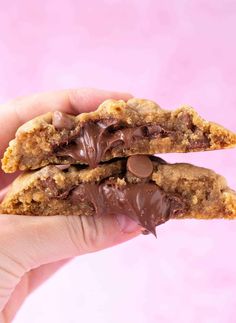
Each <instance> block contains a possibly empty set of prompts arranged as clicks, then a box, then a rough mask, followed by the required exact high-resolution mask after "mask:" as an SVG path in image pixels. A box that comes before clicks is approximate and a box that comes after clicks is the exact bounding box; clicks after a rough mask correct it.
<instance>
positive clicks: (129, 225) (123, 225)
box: [116, 214, 141, 233]
mask: <svg viewBox="0 0 236 323" xmlns="http://www.w3.org/2000/svg"><path fill="white" fill-rule="evenodd" d="M116 219H117V222H118V224H119V226H120V230H121V231H122V232H124V233H132V232H135V231H137V230H138V229H140V230H141V226H140V225H138V224H137V222H135V221H133V220H132V219H130V218H129V217H128V216H127V215H124V214H118V215H117V216H116Z"/></svg>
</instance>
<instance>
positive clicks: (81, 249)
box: [0, 89, 141, 323]
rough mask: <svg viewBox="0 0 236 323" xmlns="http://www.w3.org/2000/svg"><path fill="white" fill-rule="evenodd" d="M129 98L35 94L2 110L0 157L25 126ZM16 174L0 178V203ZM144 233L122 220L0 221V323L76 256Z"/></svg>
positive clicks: (89, 92) (88, 92) (75, 92)
mask: <svg viewBox="0 0 236 323" xmlns="http://www.w3.org/2000/svg"><path fill="white" fill-rule="evenodd" d="M130 97H131V95H130V94H127V93H118V92H110V91H102V90H95V89H72V90H63V91H58V92H52V93H42V94H35V95H32V96H29V97H25V98H19V99H16V100H14V101H10V102H8V103H6V104H4V105H1V106H0V138H1V139H0V156H2V155H3V153H4V151H5V149H6V148H7V146H8V143H9V141H10V140H11V139H13V138H14V135H15V132H16V129H17V128H18V127H19V126H20V125H22V124H23V123H25V122H26V121H28V120H30V119H32V118H34V117H36V116H38V115H40V114H43V113H46V112H48V111H55V110H60V111H63V112H67V113H71V114H79V113H82V112H89V111H92V110H94V109H96V108H97V106H98V105H99V104H100V103H101V102H103V101H104V100H106V99H109V98H114V99H123V100H128V99H129V98H130ZM16 176H17V174H13V175H9V174H8V175H6V174H4V173H3V172H2V171H1V172H0V201H1V200H2V199H3V197H4V195H5V194H6V192H7V189H8V188H7V186H8V185H9V184H10V183H11V182H12V180H13V179H14V178H15V177H16ZM140 232H141V228H140V226H138V225H137V224H136V223H134V222H133V221H132V220H130V219H129V218H127V217H126V216H124V215H119V216H117V217H115V216H111V215H105V216H102V217H98V218H95V217H85V216H80V217H78V216H53V217H43V216H42V217H33V216H23V215H22V216H18V215H4V214H1V215H0V323H6V322H11V321H12V319H13V318H14V316H15V314H16V313H17V311H18V309H19V308H20V306H21V305H22V303H23V302H24V300H25V299H26V297H27V296H28V295H29V294H30V293H31V292H32V291H33V290H34V289H35V288H37V287H38V286H39V285H41V284H42V283H43V282H44V281H45V280H47V279H48V278H49V277H50V276H52V275H53V274H54V273H55V272H56V271H57V270H58V269H59V268H61V267H62V266H63V265H64V264H66V263H67V262H68V261H69V260H70V259H72V258H73V257H75V256H79V255H83V254H86V253H90V252H96V251H99V250H102V249H104V248H108V247H112V246H115V245H117V244H119V243H123V242H125V241H127V240H129V239H131V238H134V237H136V236H137V235H139V234H140Z"/></svg>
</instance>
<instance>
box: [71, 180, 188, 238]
mask: <svg viewBox="0 0 236 323" xmlns="http://www.w3.org/2000/svg"><path fill="white" fill-rule="evenodd" d="M71 200H72V203H75V204H76V203H80V202H87V203H91V204H92V206H93V208H94V210H95V212H96V214H98V215H102V214H125V215H127V216H129V217H130V218H131V219H133V220H134V221H136V222H137V223H138V224H139V225H140V226H142V227H143V228H145V230H147V231H148V232H151V233H153V234H154V235H156V231H155V228H156V226H157V225H160V224H162V223H164V222H166V221H167V220H169V218H170V217H171V216H173V215H174V214H176V213H177V212H178V213H182V212H183V208H184V203H183V202H182V201H181V200H180V198H179V197H177V196H174V195H173V196H172V195H168V194H166V193H165V192H163V191H162V190H161V189H160V188H159V187H158V186H157V185H156V184H154V183H139V184H126V185H124V186H117V185H116V183H115V182H114V181H112V180H110V181H107V182H104V183H102V184H95V183H86V184H81V185H79V186H78V187H77V188H75V189H74V190H73V192H72V194H71Z"/></svg>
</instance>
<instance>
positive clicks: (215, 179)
mask: <svg viewBox="0 0 236 323" xmlns="http://www.w3.org/2000/svg"><path fill="white" fill-rule="evenodd" d="M0 208H1V212H2V213H7V214H25V215H56V214H60V215H96V216H101V215H103V216H106V214H117V213H122V214H126V215H127V216H129V217H131V218H132V219H133V220H135V221H137V223H138V224H140V225H141V226H142V227H143V228H145V229H146V230H147V231H148V232H152V233H154V234H155V227H156V226H157V225H159V224H162V223H164V222H166V221H167V220H169V219H183V218H196V219H213V218H227V219H234V218H236V192H234V191H233V190H231V189H230V188H229V187H228V186H227V183H226V180H225V179H224V178H223V177H222V176H220V175H218V174H216V173H215V172H213V171H212V170H209V169H206V168H201V167H197V166H193V165H190V164H184V163H178V164H169V163H167V162H166V161H164V160H163V159H161V158H158V157H150V156H144V155H142V156H140V155H136V156H131V157H128V158H121V159H119V160H116V161H110V162H107V163H104V164H100V165H99V166H98V167H96V168H93V169H92V168H88V167H85V166H82V165H73V166H71V165H49V166H46V167H44V168H42V169H40V170H37V171H28V172H25V173H23V174H22V175H21V176H20V177H18V178H17V179H16V180H15V182H14V183H13V186H12V188H11V190H10V191H9V192H8V194H7V196H6V197H5V199H4V201H3V203H2V204H1V207H0Z"/></svg>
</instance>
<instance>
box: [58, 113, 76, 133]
mask: <svg viewBox="0 0 236 323" xmlns="http://www.w3.org/2000/svg"><path fill="white" fill-rule="evenodd" d="M52 124H53V126H54V127H55V128H56V129H57V130H62V129H67V130H71V129H73V128H74V127H75V123H74V120H73V119H72V118H71V117H70V116H68V115H67V114H65V113H63V112H60V111H55V112H54V113H53V116H52Z"/></svg>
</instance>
